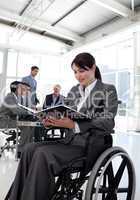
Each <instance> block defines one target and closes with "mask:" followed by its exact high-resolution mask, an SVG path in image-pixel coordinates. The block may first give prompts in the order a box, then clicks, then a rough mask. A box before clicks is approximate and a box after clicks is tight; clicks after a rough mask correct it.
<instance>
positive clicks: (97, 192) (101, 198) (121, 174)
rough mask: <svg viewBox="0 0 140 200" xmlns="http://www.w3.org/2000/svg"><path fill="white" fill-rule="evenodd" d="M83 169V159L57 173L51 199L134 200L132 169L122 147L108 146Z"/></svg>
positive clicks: (134, 179)
mask: <svg viewBox="0 0 140 200" xmlns="http://www.w3.org/2000/svg"><path fill="white" fill-rule="evenodd" d="M110 136H111V135H110ZM86 168H87V158H86V157H82V158H79V159H75V160H73V161H71V162H70V163H69V165H67V167H66V168H65V169H64V170H63V171H62V172H61V174H59V176H58V178H57V180H56V188H55V192H54V195H53V196H52V198H51V200H83V199H84V200H134V197H135V186H136V178H135V169H134V166H133V163H132V161H131V159H130V157H129V155H128V153H127V152H126V151H125V150H124V149H123V148H121V147H113V146H112V144H111V145H110V147H109V148H107V149H105V150H104V151H103V152H102V153H101V154H100V156H99V157H98V158H97V159H96V161H95V163H94V164H93V166H92V167H91V168H90V170H89V169H88V170H87V169H86ZM84 191H85V192H84Z"/></svg>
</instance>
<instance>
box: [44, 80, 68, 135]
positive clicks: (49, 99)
mask: <svg viewBox="0 0 140 200" xmlns="http://www.w3.org/2000/svg"><path fill="white" fill-rule="evenodd" d="M60 91H61V86H60V85H59V84H55V85H54V86H53V93H52V94H48V95H46V97H45V101H44V103H43V109H45V108H48V107H51V106H57V105H61V104H64V96H63V95H61V94H60ZM60 133H61V138H63V135H64V130H63V129H60ZM51 134H52V137H54V135H55V130H51Z"/></svg>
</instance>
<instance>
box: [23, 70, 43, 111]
mask: <svg viewBox="0 0 140 200" xmlns="http://www.w3.org/2000/svg"><path fill="white" fill-rule="evenodd" d="M38 71H39V68H38V67H37V66H32V67H31V73H30V75H29V76H25V77H23V78H22V82H24V83H27V84H29V85H30V87H31V107H32V108H35V107H36V105H37V104H38V103H39V100H38V98H37V95H36V88H37V81H36V80H35V77H36V75H37V74H38Z"/></svg>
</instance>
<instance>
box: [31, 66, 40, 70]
mask: <svg viewBox="0 0 140 200" xmlns="http://www.w3.org/2000/svg"><path fill="white" fill-rule="evenodd" d="M35 69H38V70H39V67H37V66H32V67H31V71H33V70H35Z"/></svg>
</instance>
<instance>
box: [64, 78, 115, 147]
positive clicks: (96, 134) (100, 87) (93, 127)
mask: <svg viewBox="0 0 140 200" xmlns="http://www.w3.org/2000/svg"><path fill="white" fill-rule="evenodd" d="M80 98H81V95H80V93H79V85H76V86H74V87H73V88H72V89H71V91H70V92H69V93H68V97H67V99H66V103H67V104H68V105H69V106H71V107H73V108H75V109H76V108H77V105H78V103H79V101H80ZM117 108H118V98H117V92H116V89H115V87H114V86H113V85H109V84H105V83H102V82H101V81H100V80H97V83H96V85H95V87H94V88H93V89H92V90H91V92H90V94H89V96H88V97H87V99H86V101H85V102H84V103H83V105H82V107H81V109H80V112H83V113H85V114H88V115H89V116H90V117H91V119H90V120H85V121H83V120H81V121H77V123H78V125H79V128H80V133H77V134H75V133H73V131H72V130H67V132H68V133H67V135H68V139H69V141H71V142H72V143H73V144H75V145H81V146H85V144H86V141H87V138H89V135H90V136H91V137H92V138H93V140H94V141H96V140H95V138H100V137H102V138H103V137H104V136H105V135H108V134H111V131H112V129H113V128H114V125H115V123H114V118H115V115H116V113H117ZM70 135H71V138H70ZM66 142H68V140H67V141H66Z"/></svg>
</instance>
